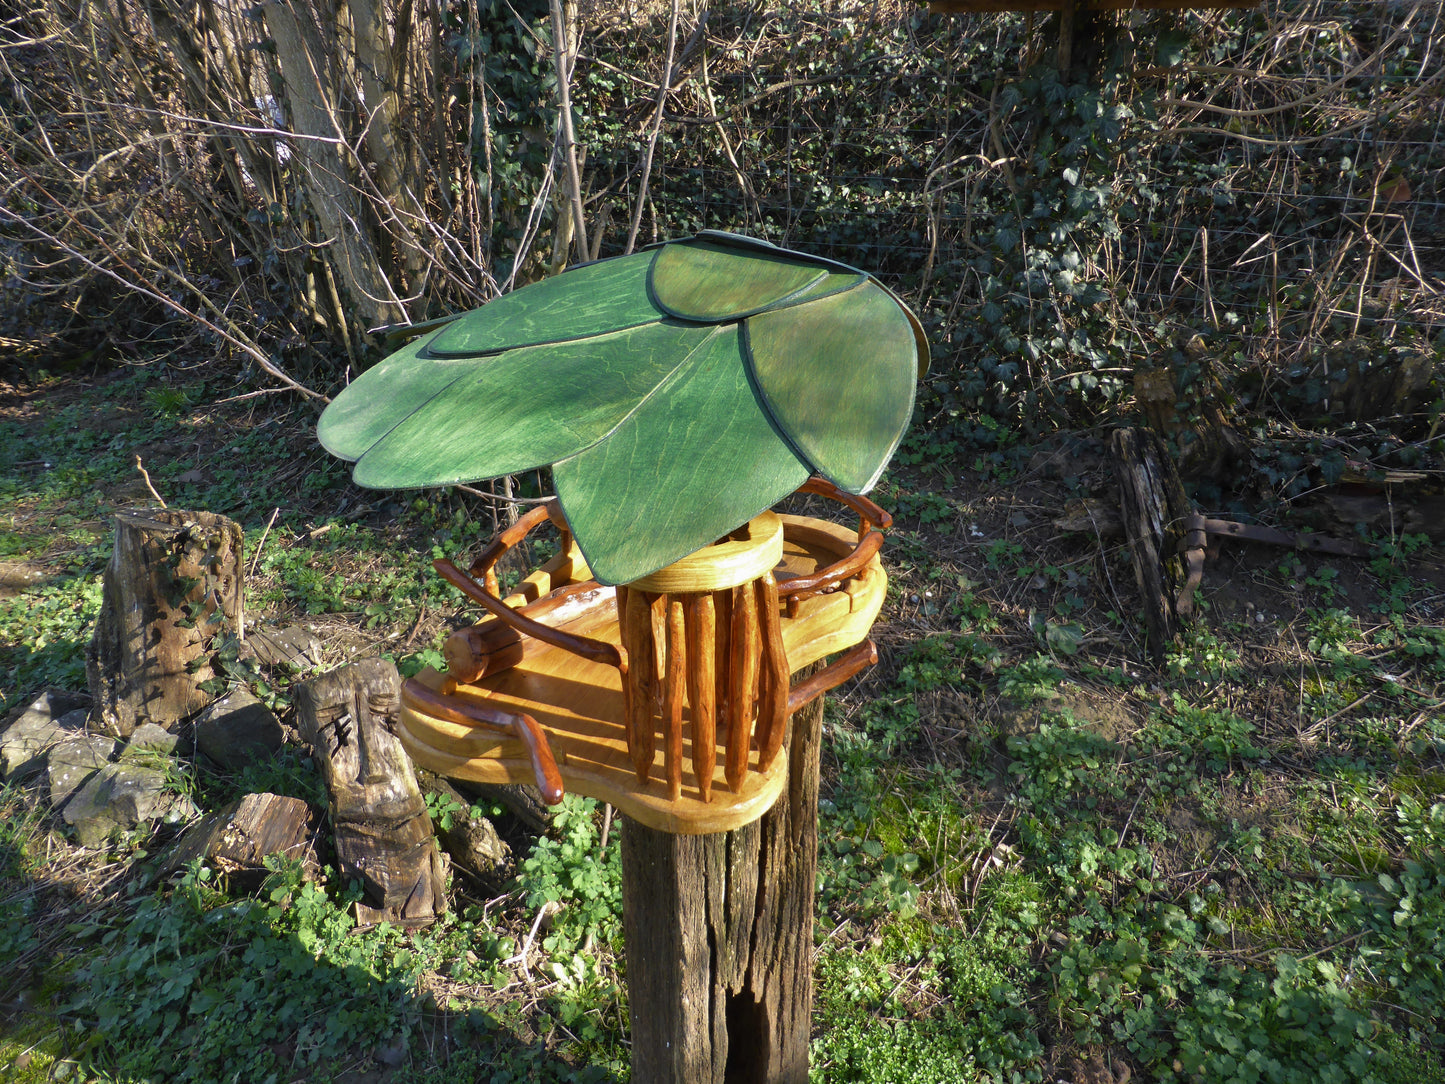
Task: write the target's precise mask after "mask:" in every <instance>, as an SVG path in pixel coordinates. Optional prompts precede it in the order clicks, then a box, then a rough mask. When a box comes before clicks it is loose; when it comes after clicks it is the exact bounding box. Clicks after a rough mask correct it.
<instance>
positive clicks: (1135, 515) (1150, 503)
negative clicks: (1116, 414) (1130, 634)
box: [1109, 429, 1194, 666]
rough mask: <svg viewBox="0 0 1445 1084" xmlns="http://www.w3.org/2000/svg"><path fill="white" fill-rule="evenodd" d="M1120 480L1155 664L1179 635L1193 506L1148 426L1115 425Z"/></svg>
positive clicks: (1114, 452)
mask: <svg viewBox="0 0 1445 1084" xmlns="http://www.w3.org/2000/svg"><path fill="white" fill-rule="evenodd" d="M1109 448H1110V452H1111V453H1112V455H1113V459H1114V475H1115V477H1116V478H1117V479H1118V481H1119V510H1120V516H1121V518H1122V519H1123V521H1124V534H1125V537H1127V538H1128V540H1129V556H1130V557H1131V559H1132V560H1133V563H1134V578H1135V580H1136V582H1137V583H1138V585H1139V595H1140V597H1141V600H1142V602H1143V607H1144V620H1145V623H1146V625H1147V627H1148V642H1149V655H1150V658H1151V659H1152V660H1153V662H1154V664H1155V665H1156V666H1157V665H1159V664H1161V663H1163V661H1164V649H1165V647H1166V645H1168V644H1169V643H1170V642H1171V641H1172V640H1173V639H1174V637H1175V636H1176V635H1177V634H1178V632H1179V628H1180V616H1179V613H1178V611H1177V609H1176V606H1175V599H1177V598H1178V597H1179V593H1180V589H1181V588H1182V587H1183V586H1184V585H1185V583H1186V582H1187V580H1188V575H1187V572H1186V569H1185V567H1184V562H1183V561H1182V560H1181V559H1180V557H1179V543H1180V541H1181V540H1182V539H1183V538H1184V534H1185V524H1186V523H1187V522H1188V520H1189V518H1190V516H1192V515H1193V513H1194V506H1193V505H1192V504H1191V503H1190V501H1189V498H1188V496H1186V495H1185V492H1184V485H1183V483H1182V482H1181V481H1180V480H1179V472H1178V471H1177V470H1176V469H1175V467H1174V461H1173V460H1172V459H1171V458H1170V457H1169V450H1168V449H1167V448H1166V447H1165V446H1164V442H1163V441H1162V440H1160V439H1159V436H1158V434H1156V433H1154V432H1153V431H1151V430H1148V429H1117V430H1115V431H1114V436H1113V438H1112V439H1111V441H1110V444H1109Z"/></svg>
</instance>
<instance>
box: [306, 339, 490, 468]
mask: <svg viewBox="0 0 1445 1084" xmlns="http://www.w3.org/2000/svg"><path fill="white" fill-rule="evenodd" d="M436 336H437V332H432V333H431V334H430V335H426V336H423V337H422V338H420V339H414V340H413V341H412V342H409V343H407V344H406V345H405V346H403V347H402V348H401V349H400V350H398V351H397V352H396V353H394V354H390V355H388V356H387V357H385V358H383V359H382V360H381V361H379V362H377V363H376V364H375V365H373V366H372V367H371V368H370V369H368V370H366V372H364V373H362V374H361V376H359V377H357V378H356V379H355V380H353V381H352V382H351V383H350V384H348V385H347V386H346V388H345V389H344V390H343V391H341V392H340V393H339V394H338V395H337V396H336V398H334V399H332V400H331V403H330V404H329V405H328V406H327V407H326V409H325V410H324V411H323V412H322V414H321V417H320V419H319V420H318V421H317V422H316V439H317V440H319V441H320V442H321V446H322V447H323V448H325V449H326V450H327V451H328V452H330V453H331V454H332V455H334V456H337V457H338V458H340V459H346V460H350V461H351V462H353V463H354V462H355V461H356V460H358V459H360V458H361V457H362V456H363V455H365V454H366V450H367V449H368V448H370V447H371V446H372V445H373V444H375V443H376V442H377V441H378V440H380V439H381V438H382V437H383V436H385V435H386V434H387V433H389V432H391V430H392V428H393V427H395V426H396V424H397V423H398V422H400V421H402V420H403V419H404V418H407V417H409V416H410V415H411V414H412V413H413V412H415V411H416V410H417V409H419V408H420V407H422V406H424V405H425V404H426V403H428V402H430V401H431V400H432V399H433V398H435V397H436V395H437V393H438V392H440V391H442V390H443V389H445V388H446V387H447V386H448V385H450V384H452V383H454V382H455V381H456V380H458V379H460V378H461V377H462V376H464V375H466V369H465V368H464V367H462V366H457V365H437V364H435V363H433V362H432V361H431V360H430V356H429V355H428V354H427V353H426V349H427V346H428V345H429V344H430V343H431V341H432V340H433V339H434V338H436Z"/></svg>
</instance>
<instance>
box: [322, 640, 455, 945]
mask: <svg viewBox="0 0 1445 1084" xmlns="http://www.w3.org/2000/svg"><path fill="white" fill-rule="evenodd" d="M295 700H296V721H297V726H298V728H299V729H300V731H301V734H302V736H303V737H304V738H305V739H306V740H307V741H308V742H310V743H311V747H312V749H313V750H314V752H315V754H316V763H317V766H318V767H319V768H320V770H321V776H322V779H323V780H324V781H325V783H326V792H327V794H328V795H329V797H330V802H331V819H332V825H333V828H334V830H335V833H336V864H337V867H338V869H339V871H340V873H341V875H342V876H343V877H355V878H358V879H359V880H360V881H361V883H362V887H363V888H364V890H365V892H366V897H365V900H364V901H362V902H359V903H358V904H357V905H356V910H357V918H358V920H359V921H360V922H361V923H362V924H364V925H370V924H373V923H377V922H390V923H393V924H394V925H400V926H405V927H407V928H410V929H416V928H419V927H422V926H426V925H429V924H431V923H432V922H433V921H434V920H435V919H436V918H437V917H438V916H439V915H442V914H444V913H445V912H446V909H447V898H446V870H445V868H444V867H443V865H442V858H441V852H440V851H439V850H438V849H437V845H436V839H435V838H434V835H433V832H432V822H431V817H430V816H428V815H427V810H426V801H425V800H424V799H423V798H422V793H421V788H420V787H419V786H418V785H417V780H416V773H415V772H414V771H413V770H412V766H411V760H410V759H409V758H408V757H407V755H406V751H405V750H403V749H402V747H401V742H399V741H398V740H397V738H396V735H395V733H394V731H395V728H396V716H397V713H398V712H399V711H400V710H401V678H400V676H399V675H398V674H397V672H396V667H395V666H393V665H392V664H391V663H390V662H387V661H386V660H385V659H364V660H362V661H361V662H358V663H355V664H353V665H351V666H343V667H341V668H340V669H337V670H333V671H331V672H330V673H329V674H322V675H321V676H320V677H317V678H313V679H312V680H311V681H308V682H306V683H304V684H302V685H300V686H298V687H297V689H296V696H295Z"/></svg>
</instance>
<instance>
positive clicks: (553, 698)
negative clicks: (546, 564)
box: [397, 516, 888, 835]
mask: <svg viewBox="0 0 1445 1084" xmlns="http://www.w3.org/2000/svg"><path fill="white" fill-rule="evenodd" d="M782 520H783V527H784V544H783V558H782V561H781V562H780V564H779V565H778V569H777V572H776V574H777V576H778V579H779V582H780V583H786V581H787V579H789V578H791V577H795V576H802V575H808V574H811V573H812V572H814V571H816V570H817V569H819V568H822V567H824V566H826V565H829V564H832V563H833V562H835V561H837V560H839V559H840V558H841V557H843V556H845V555H846V554H848V553H850V552H851V551H852V549H853V547H854V546H855V545H856V544H857V535H856V534H855V533H854V532H853V531H851V530H849V529H848V528H846V527H841V526H839V525H837V524H833V523H829V522H827V521H825V520H817V519H810V518H805V517H798V516H783V517H782ZM887 583H888V580H887V576H886V575H885V573H884V572H883V568H882V565H881V564H880V562H879V560H878V558H877V557H876V556H875V557H874V558H873V559H872V560H871V561H869V562H868V564H867V565H866V566H865V567H864V569H863V571H862V572H861V573H860V574H859V575H857V576H855V577H853V578H852V579H850V580H848V581H847V582H846V583H845V584H844V585H843V586H841V587H840V588H839V589H838V590H836V591H833V592H831V593H829V594H821V595H814V596H813V597H811V598H806V599H803V600H801V601H800V602H799V603H798V607H797V612H796V614H795V615H794V616H792V617H789V616H787V614H786V612H784V613H783V616H782V633H783V643H784V646H785V648H786V651H787V656H788V665H789V669H790V671H791V672H793V673H797V672H798V671H799V670H801V669H803V668H804V667H806V666H808V665H809V664H811V663H814V662H816V661H818V660H819V659H822V658H824V657H825V656H827V655H830V654H833V653H835V652H838V651H841V650H844V649H845V648H849V647H852V646H854V645H855V644H858V643H861V642H862V641H863V640H864V639H866V638H867V636H868V632H869V629H871V628H872V625H873V621H874V619H875V618H876V617H877V616H878V611H879V610H880V609H881V608H882V605H883V596H884V594H885V592H886V590H887ZM548 586H549V589H551V590H556V589H557V588H558V587H561V586H565V584H562V583H549V585H548ZM566 629H567V631H568V632H572V633H575V634H577V635H581V636H589V637H592V638H595V639H598V640H605V641H609V642H611V643H616V642H617V640H618V626H617V601H616V595H615V594H614V592H612V591H611V590H610V589H608V590H605V591H603V592H600V593H599V595H598V599H597V602H596V605H595V606H593V607H592V608H591V609H590V610H589V611H588V612H587V613H586V614H584V615H583V616H581V617H579V618H575V619H573V620H570V621H568V622H567V625H566ZM529 646H533V647H535V650H528V652H527V654H526V657H525V658H524V659H523V660H522V662H521V663H519V664H518V665H517V666H515V667H513V668H512V669H509V670H505V671H502V672H501V673H497V674H492V675H489V676H487V677H485V678H482V679H481V680H480V681H479V682H478V683H477V684H475V685H462V686H459V687H458V689H457V692H456V693H455V694H454V695H455V696H457V697H459V698H463V699H470V700H473V701H474V702H476V703H478V704H484V705H487V706H490V707H493V708H499V709H501V710H503V711H511V712H524V713H526V714H528V715H531V716H532V717H533V718H535V719H536V720H537V721H538V722H539V723H540V724H541V725H542V727H543V729H544V730H545V731H546V732H547V735H548V740H549V741H550V743H551V746H552V752H553V755H554V756H555V757H556V760H557V766H558V768H559V770H560V771H561V774H562V780H563V785H564V786H565V788H566V789H567V790H569V791H572V792H574V793H577V794H585V795H587V796H589V797H593V798H598V799H601V800H603V801H606V802H610V803H612V805H614V806H616V807H617V808H618V809H619V810H621V811H622V812H624V813H626V814H627V815H628V816H630V817H631V818H632V819H634V820H636V821H638V822H639V823H641V824H644V825H647V826H648V827H649V828H654V829H657V830H658V831H662V832H669V833H673V834H678V835H699V834H705V833H712V832H727V831H732V830H734V829H736V828H739V827H742V826H743V825H745V824H749V823H751V822H753V821H755V820H757V819H758V818H760V817H761V816H762V815H763V814H764V813H765V812H767V810H768V809H769V808H770V807H771V806H772V805H773V803H774V802H775V801H776V800H777V797H778V795H779V794H780V793H781V792H782V790H783V787H784V784H785V783H786V781H787V778H788V766H787V757H786V756H779V757H777V758H776V759H775V760H774V761H773V763H772V764H771V765H770V766H769V769H768V771H766V772H764V771H761V770H759V767H758V753H757V750H756V749H753V750H751V751H750V754H749V763H748V771H747V773H746V775H745V776H744V777H743V780H742V782H741V784H740V786H739V788H738V790H737V791H733V790H732V789H731V788H730V787H728V785H727V784H726V782H725V781H724V779H723V775H724V771H723V768H724V765H723V755H722V752H721V751H719V753H718V754H717V764H716V770H715V771H714V773H713V779H714V782H713V786H712V800H711V801H709V802H704V801H703V800H702V795H701V792H700V791H699V790H698V788H697V786H696V783H695V778H696V773H695V772H694V771H692V770H691V767H692V742H691V740H690V738H685V739H684V742H683V755H684V757H685V758H686V762H687V766H688V769H689V770H688V771H685V772H684V773H683V778H684V785H683V788H682V797H681V798H680V799H679V800H678V801H671V800H669V798H668V796H667V782H666V772H665V768H664V764H663V756H664V754H663V751H662V744H663V743H661V742H659V743H658V751H657V753H656V755H655V758H654V764H653V770H652V774H651V778H650V780H649V782H648V783H647V784H646V785H639V784H638V782H637V776H636V774H635V773H634V770H633V765H632V758H631V754H630V753H629V752H628V749H627V735H626V726H625V720H624V716H623V710H622V686H621V675H620V674H619V672H618V671H617V670H616V669H615V668H613V667H611V666H607V665H604V664H601V663H595V662H590V661H588V660H586V659H582V658H579V657H578V656H576V655H573V654H571V653H569V652H566V651H563V650H560V649H558V648H553V647H549V646H547V645H529ZM418 680H419V681H421V682H422V683H423V684H425V685H427V686H428V687H429V688H432V689H438V690H439V689H440V686H441V683H442V681H443V676H442V675H441V674H439V673H437V672H436V671H433V670H426V671H423V672H422V674H420V675H418ZM683 733H684V735H690V734H691V720H690V719H687V718H685V719H684V725H683ZM397 736H398V737H399V738H400V739H401V742H402V745H403V746H404V747H405V748H406V750H407V752H408V753H409V754H410V755H411V757H412V759H413V760H415V761H416V762H417V763H418V764H420V765H421V766H423V767H425V768H427V769H429V770H431V771H434V772H436V773H438V774H440V775H444V776H449V777H451V778H454V779H467V780H471V781H474V782H481V783H530V782H532V781H533V775H532V765H531V760H530V759H529V757H528V755H527V751H526V748H525V747H524V746H523V745H522V743H521V742H519V741H516V740H514V739H511V738H508V737H505V736H502V735H499V734H497V733H496V732H494V731H492V730H488V729H485V728H473V727H469V726H466V725H464V724H460V723H453V722H450V721H447V720H444V719H439V718H437V717H435V716H433V715H430V714H429V713H427V712H426V711H424V710H421V709H419V708H418V707H417V706H416V705H414V704H411V703H409V702H408V700H407V697H406V696H405V694H404V693H403V697H402V710H401V716H400V724H399V726H398V735H397ZM784 748H786V744H785V746H784Z"/></svg>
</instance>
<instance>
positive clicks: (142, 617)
mask: <svg viewBox="0 0 1445 1084" xmlns="http://www.w3.org/2000/svg"><path fill="white" fill-rule="evenodd" d="M243 541H244V537H243V534H242V531H241V525H240V524H238V523H236V522H234V521H233V520H230V519H228V518H226V517H225V516H221V515H217V514H216V513H214V512H186V511H182V510H181V509H178V508H171V509H156V510H154V511H150V512H137V513H122V514H121V515H118V516H116V517H115V543H114V548H113V549H112V550H111V555H110V561H109V562H108V563H107V564H106V568H105V579H104V585H103V588H102V592H101V605H100V614H99V616H98V617H97V618H96V622H95V630H94V632H93V633H92V634H91V638H90V642H89V643H88V644H87V646H86V650H85V672H86V680H87V682H88V683H89V686H90V694H91V698H92V699H91V708H90V720H89V723H88V725H89V726H90V728H91V729H93V730H100V731H103V732H105V733H107V734H111V735H113V736H115V737H118V738H128V737H130V735H131V733H132V732H133V731H134V730H135V728H136V727H137V726H139V725H140V724H142V723H147V722H150V723H155V724H157V725H159V726H162V727H165V728H166V729H168V730H169V729H171V728H173V727H175V726H176V724H178V723H179V722H180V721H181V720H182V719H184V718H186V717H187V716H189V715H193V714H194V713H196V712H197V711H199V710H200V709H201V708H203V707H205V706H206V705H207V704H209V703H210V702H211V700H212V695H211V694H210V693H207V692H206V691H205V690H203V689H202V688H201V683H202V682H206V681H209V680H210V679H211V678H212V677H214V676H215V675H214V674H213V672H212V669H211V663H210V653H209V652H208V651H207V645H208V644H209V642H210V640H211V638H212V637H214V636H215V635H216V634H217V633H219V632H221V631H222V630H223V629H225V628H230V629H232V630H234V629H235V628H236V627H237V624H238V622H239V621H240V620H241V616H242V613H241V611H242V595H241V589H242V579H243V572H244V565H243V564H242V559H241V553H242V543H243Z"/></svg>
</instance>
